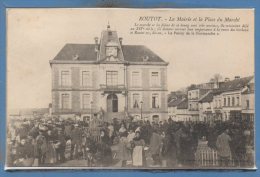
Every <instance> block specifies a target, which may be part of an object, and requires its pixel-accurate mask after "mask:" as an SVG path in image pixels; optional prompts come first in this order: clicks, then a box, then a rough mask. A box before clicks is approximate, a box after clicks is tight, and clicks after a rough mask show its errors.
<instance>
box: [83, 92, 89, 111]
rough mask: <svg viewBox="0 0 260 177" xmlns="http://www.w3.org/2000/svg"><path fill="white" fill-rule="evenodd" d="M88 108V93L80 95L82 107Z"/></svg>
mask: <svg viewBox="0 0 260 177" xmlns="http://www.w3.org/2000/svg"><path fill="white" fill-rule="evenodd" d="M88 108H90V94H83V95H82V109H88Z"/></svg>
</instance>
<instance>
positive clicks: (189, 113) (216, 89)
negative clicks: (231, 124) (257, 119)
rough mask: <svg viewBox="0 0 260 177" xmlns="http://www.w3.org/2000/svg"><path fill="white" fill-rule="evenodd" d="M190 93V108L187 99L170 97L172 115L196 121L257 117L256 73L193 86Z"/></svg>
mask: <svg viewBox="0 0 260 177" xmlns="http://www.w3.org/2000/svg"><path fill="white" fill-rule="evenodd" d="M186 94H187V98H188V99H187V101H186V102H187V108H186V106H184V105H186V102H185V104H184V102H180V101H178V100H177V99H174V97H169V102H168V107H169V117H174V118H175V120H179V121H180V120H181V121H195V122H197V121H203V122H211V121H216V120H220V121H228V120H238V121H239V120H241V119H247V120H250V121H253V120H254V110H255V104H254V102H255V95H254V76H249V77H244V78H240V77H238V76H236V77H235V78H234V79H233V80H230V79H228V78H226V79H225V81H223V82H219V83H218V84H213V83H208V84H207V83H206V84H198V85H192V86H190V87H189V88H188V89H187V93H186ZM185 109H186V110H185ZM178 112H180V113H178ZM185 114H186V115H185Z"/></svg>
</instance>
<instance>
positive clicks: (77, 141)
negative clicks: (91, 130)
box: [70, 124, 82, 159]
mask: <svg viewBox="0 0 260 177" xmlns="http://www.w3.org/2000/svg"><path fill="white" fill-rule="evenodd" d="M81 135H82V133H81V131H80V129H79V125H78V124H74V129H73V130H72V131H71V153H70V159H73V154H74V152H75V158H79V157H78V153H79V150H80V149H81V138H82V137H81Z"/></svg>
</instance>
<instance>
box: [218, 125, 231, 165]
mask: <svg viewBox="0 0 260 177" xmlns="http://www.w3.org/2000/svg"><path fill="white" fill-rule="evenodd" d="M230 141H231V138H230V136H229V135H228V129H225V130H224V131H223V133H221V134H220V135H219V136H218V138H217V141H216V147H217V152H218V160H219V165H220V166H221V167H228V165H229V160H230V157H231V150H230V146H229V143H230Z"/></svg>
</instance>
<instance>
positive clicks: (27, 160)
mask: <svg viewBox="0 0 260 177" xmlns="http://www.w3.org/2000/svg"><path fill="white" fill-rule="evenodd" d="M33 156H34V155H33V147H32V145H31V144H29V142H26V138H25V137H21V142H20V143H19V145H18V147H17V156H16V160H15V162H14V165H15V166H23V167H28V166H32V164H33V159H34V158H33Z"/></svg>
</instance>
